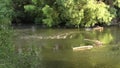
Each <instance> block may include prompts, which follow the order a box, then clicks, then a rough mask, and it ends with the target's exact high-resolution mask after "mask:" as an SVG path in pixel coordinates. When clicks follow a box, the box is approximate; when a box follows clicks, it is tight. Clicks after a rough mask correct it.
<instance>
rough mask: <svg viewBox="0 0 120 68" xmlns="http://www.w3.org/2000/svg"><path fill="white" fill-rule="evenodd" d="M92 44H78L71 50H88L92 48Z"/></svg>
mask: <svg viewBox="0 0 120 68" xmlns="http://www.w3.org/2000/svg"><path fill="white" fill-rule="evenodd" d="M92 48H93V46H92V45H89V46H79V47H73V51H82V50H89V49H92Z"/></svg>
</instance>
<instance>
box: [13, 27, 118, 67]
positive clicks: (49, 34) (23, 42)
mask: <svg viewBox="0 0 120 68" xmlns="http://www.w3.org/2000/svg"><path fill="white" fill-rule="evenodd" d="M119 35H120V28H119V27H106V28H104V30H103V31H102V32H100V31H93V30H85V29H84V28H81V29H39V28H35V27H31V28H24V29H15V41H14V43H15V45H16V49H17V50H18V51H19V50H20V51H27V47H28V46H31V47H32V46H35V47H37V48H39V50H38V51H39V52H40V54H39V57H40V58H41V61H40V64H41V67H40V68H120V42H119V41H120V36H119ZM84 39H90V40H99V41H101V42H103V43H104V44H103V45H102V46H99V45H94V43H93V42H91V41H86V40H84ZM88 45H92V46H93V48H92V49H90V50H83V51H73V49H72V48H73V47H79V46H88ZM36 68H39V67H36Z"/></svg>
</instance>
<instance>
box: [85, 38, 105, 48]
mask: <svg viewBox="0 0 120 68" xmlns="http://www.w3.org/2000/svg"><path fill="white" fill-rule="evenodd" d="M84 40H86V41H91V42H93V45H96V46H102V45H103V44H104V43H103V42H101V41H99V40H91V39H84Z"/></svg>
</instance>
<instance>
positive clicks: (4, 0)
mask: <svg viewBox="0 0 120 68" xmlns="http://www.w3.org/2000/svg"><path fill="white" fill-rule="evenodd" d="M13 10H14V12H13ZM4 16H5V18H7V19H8V17H9V21H12V22H13V23H17V24H20V23H23V24H30V23H35V24H40V25H46V26H48V27H54V26H56V27H58V26H68V27H80V26H83V27H91V26H94V25H96V24H97V25H100V24H102V25H104V24H107V25H108V24H111V21H112V20H113V19H116V20H118V21H119V17H120V1H119V0H111V1H109V0H103V1H101V0H51V1H48V0H1V1H0V19H1V18H3V17H4Z"/></svg>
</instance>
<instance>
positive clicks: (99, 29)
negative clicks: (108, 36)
mask: <svg viewBox="0 0 120 68" xmlns="http://www.w3.org/2000/svg"><path fill="white" fill-rule="evenodd" d="M85 30H86V31H100V32H102V31H103V30H104V28H103V27H100V26H97V27H94V28H85Z"/></svg>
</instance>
